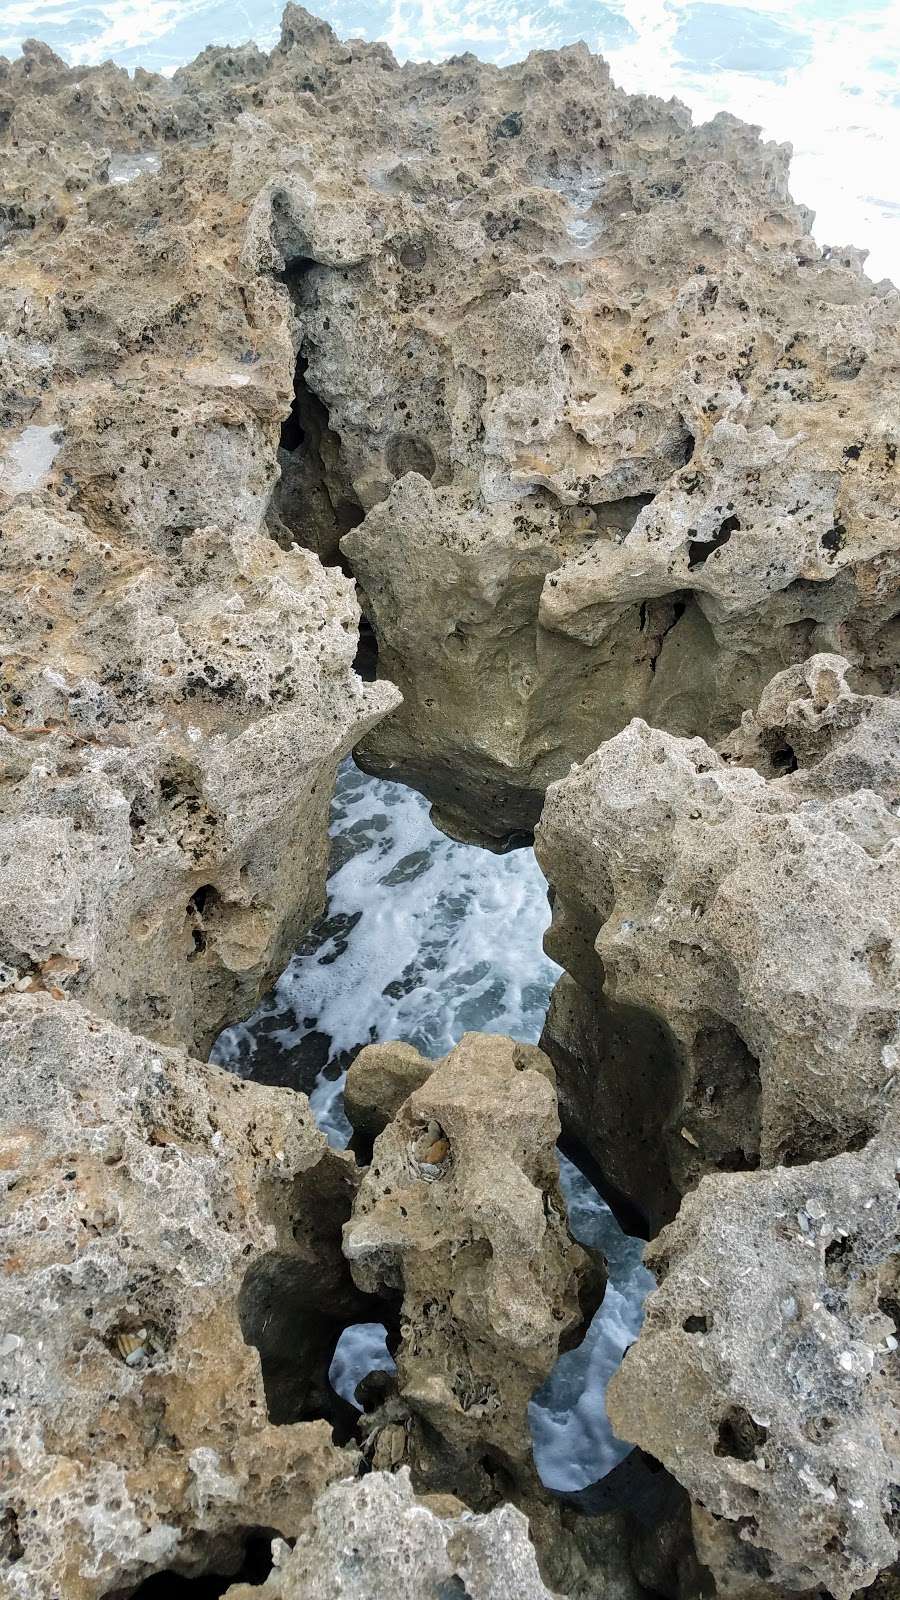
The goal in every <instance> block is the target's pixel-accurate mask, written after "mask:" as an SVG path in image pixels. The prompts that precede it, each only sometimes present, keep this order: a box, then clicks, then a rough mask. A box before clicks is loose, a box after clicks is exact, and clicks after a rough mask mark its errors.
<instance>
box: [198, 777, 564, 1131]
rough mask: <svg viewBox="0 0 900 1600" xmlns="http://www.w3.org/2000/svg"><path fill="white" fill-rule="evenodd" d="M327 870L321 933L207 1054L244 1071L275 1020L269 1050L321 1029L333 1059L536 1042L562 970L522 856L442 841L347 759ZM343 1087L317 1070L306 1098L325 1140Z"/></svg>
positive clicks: (541, 889)
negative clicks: (261, 1032) (382, 1042)
mask: <svg viewBox="0 0 900 1600" xmlns="http://www.w3.org/2000/svg"><path fill="white" fill-rule="evenodd" d="M331 832H332V837H333V840H334V858H335V861H336V866H335V870H334V871H333V872H332V875H331V877H330V878H329V881H328V911H327V914H326V920H325V927H326V929H327V928H328V927H331V929H332V930H333V931H332V932H330V933H326V937H325V938H324V940H323V941H322V942H321V943H319V944H318V945H317V946H316V948H314V949H312V950H309V949H307V950H304V951H301V952H300V953H299V954H298V955H297V956H295V957H294V959H293V961H291V963H290V965H289V966H288V967H287V969H286V971H285V972H284V973H283V974H282V976H281V978H280V979H279V980H278V983H277V985H276V988H275V991H274V994H273V995H272V996H271V997H270V999H269V1000H267V1001H266V1002H265V1003H264V1005H263V1006H262V1007H261V1008H260V1010H259V1011H258V1012H256V1013H255V1015H254V1017H251V1018H250V1020H249V1021H248V1022H247V1023H245V1024H243V1025H239V1026H237V1027H234V1028H231V1029H229V1030H228V1031H227V1032H226V1033H225V1034H223V1035H222V1036H221V1037H220V1039H219V1041H218V1042H217V1045H216V1049H215V1058H216V1059H217V1060H219V1061H221V1062H223V1063H224V1064H225V1065H227V1066H230V1067H231V1068H232V1069H233V1070H235V1071H239V1072H243V1073H246V1074H247V1075H252V1072H253V1051H254V1048H255V1040H254V1028H255V1025H258V1022H259V1020H260V1019H261V1018H263V1017H268V1018H273V1017H274V1018H275V1019H277V1023H278V1029H277V1034H276V1036H275V1037H276V1040H277V1043H278V1044H279V1045H280V1046H281V1047H282V1048H283V1049H284V1050H288V1051H289V1050H291V1049H292V1048H295V1047H296V1046H297V1045H298V1044H299V1043H300V1041H301V1040H302V1039H303V1037H304V1036H305V1035H308V1034H310V1033H313V1032H315V1033H318V1034H325V1035H327V1037H328V1038H329V1039H330V1041H331V1056H332V1058H336V1057H339V1056H342V1055H344V1054H345V1053H347V1052H350V1051H352V1050H354V1049H355V1048H357V1047H358V1046H359V1045H362V1044H368V1043H370V1042H372V1041H374V1040H378V1039H405V1040H407V1041H408V1042H409V1043H410V1044H414V1045H415V1046H416V1047H417V1049H419V1050H421V1051H422V1052H423V1054H425V1055H427V1056H431V1057H437V1056H442V1055H445V1054H446V1052H447V1051H448V1050H451V1049H452V1048H453V1046H454V1044H456V1042H457V1041H458V1040H459V1038H460V1037H461V1036H462V1034H463V1033H465V1032H466V1031H467V1030H478V1031H480V1032H482V1033H509V1034H512V1035H513V1036H514V1037H515V1038H517V1039H524V1040H536V1039H537V1038H538V1036H539V1034H540V1030H541V1027H542V1024H543V1020H544V1015H545V1013H546V1009H547V1000H548V998H549V994H550V990H551V988H552V987H553V984H554V983H555V982H556V979H557V977H558V976H559V973H560V968H559V967H558V966H557V965H556V963H555V962H553V961H551V960H550V959H549V957H547V956H546V955H544V952H543V950H542V948H541V939H542V935H543V932H544V929H545V928H546V926H547V923H548V922H549V920H550V908H549V904H548V901H547V884H546V881H545V879H544V877H543V875H542V873H541V871H540V868H539V867H538V865H537V862H536V861H535V859H534V855H533V854H532V852H531V851H530V850H517V851H514V852H512V853H510V854H509V855H502V856H496V855H491V854H490V853H489V852H487V851H485V850H481V849H479V848H478V847H477V846H476V845H460V844H455V843H453V841H452V840H450V839H447V838H446V837H445V836H444V835H443V834H442V833H439V832H438V830H437V829H436V828H435V827H434V826H433V824H432V823H431V821H430V819H429V816H428V803H427V801H426V800H425V799H424V798H423V797H422V796H421V795H420V794H417V793H416V791H415V790H413V789H408V788H406V787H405V786H404V785H403V784H399V783H384V782H380V781H379V780H377V779H375V778H369V777H367V776H366V775H365V774H364V773H362V772H360V771H359V770H358V768H356V767H355V766H354V765H353V763H352V762H350V761H348V762H346V763H345V764H344V766H343V767H342V768H341V772H340V774H339V777H338V784H337V788H336V791H335V798H334V804H333V808H332V824H331ZM341 1086H342V1085H341V1082H340V1081H338V1082H335V1078H334V1070H333V1068H326V1069H325V1071H324V1073H323V1074H321V1075H320V1077H319V1081H318V1083H317V1086H316V1088H315V1090H314V1091H313V1094H312V1097H311V1104H312V1107H313V1110H314V1111H315V1112H316V1114H317V1116H318V1118H319V1121H320V1125H321V1126H323V1127H324V1128H325V1130H326V1131H327V1133H328V1136H329V1138H330V1139H331V1140H332V1142H333V1143H335V1144H345V1143H346V1141H347V1138H348V1137H349V1127H348V1125H347V1124H346V1122H345V1121H344V1120H343V1118H342V1115H341V1114H340V1103H339V1094H340V1088H341Z"/></svg>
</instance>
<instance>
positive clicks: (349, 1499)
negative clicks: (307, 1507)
mask: <svg viewBox="0 0 900 1600" xmlns="http://www.w3.org/2000/svg"><path fill="white" fill-rule="evenodd" d="M337 1595H340V1596H342V1597H344V1600H373V1597H374V1596H379V1597H380V1596H382V1595H383V1596H388V1595H390V1596H393V1597H394V1600H448V1597H450V1596H456V1595H460V1596H462V1595H468V1596H470V1600H553V1597H552V1595H551V1594H550V1591H549V1590H548V1589H546V1588H545V1587H544V1584H543V1583H542V1582H541V1577H540V1573H539V1572H538V1567H537V1561H536V1559H535V1553H534V1549H533V1547H532V1545H531V1544H530V1542H529V1539H528V1523H527V1521H526V1519H525V1518H524V1517H523V1516H522V1513H521V1512H520V1511H516V1509H515V1508H514V1507H513V1506H502V1507H498V1508H497V1510H495V1511H491V1512H489V1513H488V1514H487V1515H485V1516H473V1515H472V1514H471V1512H466V1511H465V1508H464V1507H463V1506H462V1505H461V1504H460V1503H459V1501H456V1502H454V1501H453V1499H452V1498H451V1497H450V1496H444V1497H442V1498H433V1499H431V1500H430V1501H428V1500H425V1501H422V1500H417V1499H416V1497H415V1495H414V1494H413V1491H412V1486H411V1484H410V1478H409V1470H408V1468H406V1467H401V1468H400V1470H399V1471H398V1472H396V1473H388V1472H372V1473H370V1474H369V1475H368V1477H366V1478H363V1479H362V1481H361V1482H359V1483H337V1484H333V1485H332V1486H331V1488H329V1489H326V1491H325V1493H324V1494H323V1495H322V1496H321V1497H320V1498H319V1499H318V1500H317V1501H316V1503H315V1505H314V1506H313V1509H312V1512H311V1514H310V1517H309V1520H308V1524H307V1526H306V1527H304V1529H303V1531H302V1532H301V1534H300V1536H299V1538H298V1540H297V1542H296V1544H295V1545H294V1548H293V1549H292V1550H289V1549H288V1548H287V1546H286V1545H283V1544H282V1545H278V1546H276V1548H275V1568H274V1570H273V1572H272V1574H271V1576H270V1577H269V1578H268V1580H267V1581H266V1583H264V1584H263V1586H262V1588H258V1587H252V1586H250V1585H244V1584H238V1585H237V1586H235V1587H233V1588H231V1589H229V1590H227V1592H226V1597H225V1600H254V1597H256V1596H258V1597H259V1600H334V1597H335V1596H337Z"/></svg>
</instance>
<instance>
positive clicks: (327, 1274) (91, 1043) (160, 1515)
mask: <svg viewBox="0 0 900 1600" xmlns="http://www.w3.org/2000/svg"><path fill="white" fill-rule="evenodd" d="M0 1049H2V1054H3V1069H4V1070H3V1077H2V1083H0V1094H2V1132H0V1168H2V1170H3V1177H4V1187H5V1190H6V1197H5V1202H4V1214H3V1220H2V1224H0V1233H2V1245H3V1289H2V1300H0V1366H2V1380H3V1391H4V1396H5V1398H4V1405H3V1423H2V1446H0V1451H2V1472H0V1477H2V1481H3V1490H2V1507H3V1518H4V1523H3V1525H4V1527H5V1528H6V1530H7V1532H9V1531H10V1530H11V1532H12V1535H13V1537H12V1539H11V1543H10V1544H9V1548H8V1549H7V1551H6V1556H7V1560H8V1564H7V1561H4V1564H3V1569H2V1572H0V1587H2V1592H3V1594H4V1596H8V1597H9V1600H57V1597H59V1596H62V1595H64V1596H65V1600H100V1597H102V1596H106V1595H108V1594H111V1593H114V1592H115V1593H119V1592H122V1593H130V1592H131V1589H132V1588H133V1587H135V1586H136V1585H137V1584H138V1583H139V1582H140V1580H141V1579H142V1578H144V1577H146V1576H147V1575H148V1574H150V1573H153V1572H157V1571H172V1572H183V1573H188V1574H191V1573H196V1572H198V1571H203V1570H204V1569H205V1568H206V1567H207V1566H209V1565H212V1566H214V1567H215V1568H216V1569H217V1570H220V1571H228V1570H230V1569H231V1570H233V1569H234V1568H236V1567H237V1566H238V1565H239V1561H240V1555H241V1550H242V1545H243V1542H244V1539H245V1537H246V1535H247V1533H248V1532H249V1531H253V1530H254V1529H256V1528H265V1529H272V1530H276V1531H279V1532H280V1533H282V1534H285V1535H293V1534H295V1533H296V1531H297V1528H298V1526H299V1523H300V1521H301V1519H302V1517H303V1516H304V1515H305V1513H306V1512H307V1511H308V1510H309V1507H310V1505H311V1503H312V1501H313V1499H314V1498H315V1496H316V1495H317V1494H318V1493H319V1492H320V1490H321V1488H322V1486H323V1485H324V1484H325V1483H327V1482H328V1481H329V1480H330V1479H332V1478H339V1477H343V1476H346V1474H347V1472H348V1471H352V1470H353V1466H354V1462H355V1460H356V1453H355V1451H353V1450H352V1449H339V1448H338V1447H337V1446H336V1445H335V1444H334V1443H333V1441H332V1432H331V1425H330V1422H329V1421H326V1420H324V1418H325V1416H326V1413H327V1412H328V1400H327V1398H326V1397H327V1395H328V1392H329V1391H328V1389H327V1385H326V1384H325V1371H326V1370H327V1365H328V1360H329V1359H330V1353H331V1351H332V1350H333V1348H334V1343H335V1340H336V1338H337V1336H338V1334H339V1332H340V1329H341V1326H342V1325H343V1322H345V1321H348V1320H353V1313H354V1302H355V1296H354V1291H353V1287H352V1284H351V1283H350V1282H349V1275H348V1274H347V1272H346V1268H345V1266H344V1263H343V1260H342V1257H341V1253H340V1228H341V1222H342V1220H343V1219H344V1218H345V1217H346V1216H347V1215H348V1214H349V1210H350V1202H351V1199H352V1195H353V1190H354V1186H355V1171H354V1164H353V1161H352V1158H350V1157H348V1156H346V1155H344V1154H343V1153H340V1152H337V1151H334V1150H331V1149H330V1148H329V1146H328V1145H327V1144H326V1142H325V1139H324V1138H323V1136H322V1135H321V1134H320V1133H319V1132H318V1130H317V1129H316V1127H315V1125H314V1123H313V1121H312V1118H311V1116H310V1113H309V1110H308V1107H307V1105H306V1102H305V1100H304V1099H303V1098H302V1097H301V1096H299V1095H295V1094H292V1093H290V1092H289V1091H286V1090H274V1089H265V1088H260V1087H258V1086H256V1085H254V1084H250V1083H245V1082H243V1081H242V1080H241V1079H239V1078H236V1077H234V1076H232V1075H231V1074H229V1073H226V1072H223V1071H221V1070H220V1069H219V1068H217V1067H209V1066H204V1065H203V1064H202V1063H201V1062H199V1061H193V1060H191V1059H190V1058H189V1057H188V1056H187V1055H185V1054H184V1052H182V1051H180V1050H175V1049H172V1048H169V1047H165V1046H158V1045H156V1044H154V1043H152V1042H151V1041H149V1040H146V1039H139V1038H137V1037H136V1036H134V1035H132V1034H129V1033H127V1032H126V1031H124V1030H122V1029H119V1028H116V1027H114V1026H113V1025H112V1024H111V1023H109V1022H105V1021H101V1020H100V1019H98V1018H96V1017H92V1016H91V1015H90V1014H89V1013H87V1012H85V1011H84V1010H82V1009H81V1007H79V1006H78V1005H77V1004H75V1003H73V1002H66V1001H65V1000H54V999H53V998H52V997H51V996H50V995H47V994H41V995H16V996H13V997H12V998H9V997H7V998H5V999H4V1000H2V1001H0ZM267 1290H268V1291H273V1290H274V1292H275V1293H276V1295H277V1296H278V1297H279V1299H280V1303H281V1305H282V1307H284V1306H285V1305H287V1307H288V1308H289V1309H290V1311H291V1327H290V1336H291V1356H292V1376H293V1384H294V1389H293V1394H292V1396H291V1399H292V1410H291V1412H290V1413H289V1414H288V1415H287V1416H286V1415H285V1414H284V1410H283V1401H284V1393H283V1391H281V1390H279V1388H278V1386H277V1382H276V1386H275V1390H274V1393H271V1392H270V1393H269V1395H268V1398H269V1407H268V1410H267V1390H268V1389H269V1384H268V1383H266V1384H265V1386H264V1371H265V1355H264V1364H263V1369H262V1370H261V1366H260V1358H259V1355H258V1354H257V1351H256V1349H254V1348H253V1345H254V1344H255V1343H259V1344H261V1345H262V1346H263V1348H264V1351H265V1346H266V1328H265V1316H266V1312H267V1309H268V1308H267V1303H266V1291H267ZM245 1340H246V1341H248V1342H245ZM278 1376H279V1374H278V1372H277V1371H276V1373H275V1377H276V1379H277V1378H278ZM332 1398H333V1397H332ZM273 1400H274V1402H275V1403H274V1405H273ZM279 1403H280V1404H281V1405H282V1411H281V1414H280V1415H277V1414H276V1407H277V1406H278V1405H279ZM270 1413H271V1414H272V1417H273V1418H274V1420H276V1421H281V1422H283V1423H285V1424H286V1425H284V1426H281V1427H276V1426H274V1425H273V1420H270ZM302 1418H309V1419H316V1418H318V1419H321V1420H298V1419H302Z"/></svg>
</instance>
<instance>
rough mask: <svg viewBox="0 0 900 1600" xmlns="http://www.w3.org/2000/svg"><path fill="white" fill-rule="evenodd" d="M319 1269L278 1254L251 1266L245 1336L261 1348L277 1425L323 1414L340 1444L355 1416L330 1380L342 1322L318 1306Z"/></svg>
mask: <svg viewBox="0 0 900 1600" xmlns="http://www.w3.org/2000/svg"><path fill="white" fill-rule="evenodd" d="M319 1274H320V1269H319V1268H317V1267H315V1266H312V1265H311V1264H310V1263H309V1262H307V1261H305V1260H302V1259H300V1258H295V1257H293V1256H288V1255H282V1254H279V1253H277V1252H275V1253H272V1254H271V1255H268V1256H263V1257H262V1258H261V1259H260V1260H259V1261H255V1262H254V1263H253V1265H252V1266H251V1267H249V1268H248V1270H247V1272H246V1274H245V1276H244V1281H243V1283H242V1285H241V1292H240V1296H239V1300H238V1316H239V1319H240V1326H241V1334H242V1336H243V1338H244V1342H245V1343H246V1344H250V1345H253V1346H254V1347H255V1349H256V1350H257V1351H258V1352H259V1364H260V1367H261V1369H262V1379H263V1387H264V1389H265V1395H266V1410H267V1413H268V1417H269V1421H270V1422H273V1423H275V1424H276V1425H278V1426H285V1425H287V1424H289V1423H292V1422H305V1421H314V1420H316V1419H318V1418H322V1417H324V1418H325V1420H326V1421H327V1422H330V1423H331V1425H332V1429H333V1430H334V1436H335V1439H336V1440H337V1442H338V1443H339V1444H344V1443H346V1441H347V1439H349V1438H350V1437H351V1435H352V1432H353V1427H354V1422H355V1419H354V1416H353V1413H352V1411H351V1408H350V1407H349V1406H347V1405H346V1404H344V1403H343V1402H342V1401H341V1399H340V1397H339V1396H338V1395H337V1394H336V1393H335V1391H334V1389H333V1388H332V1387H331V1385H330V1383H329V1382H328V1368H329V1364H330V1362H331V1357H332V1352H333V1350H334V1347H335V1340H336V1336H337V1334H338V1333H339V1331H340V1327H341V1324H340V1321H339V1320H338V1319H336V1318H335V1317H332V1316H328V1315H327V1314H325V1313H324V1312H322V1311H320V1310H318V1309H317V1305H316V1302H317V1300H318V1299H320V1298H321V1294H320V1288H321V1286H320V1285H318V1284H317V1283H316V1281H315V1279H316V1276H317V1275H319Z"/></svg>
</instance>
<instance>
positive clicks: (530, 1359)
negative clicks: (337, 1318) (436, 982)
mask: <svg viewBox="0 0 900 1600" xmlns="http://www.w3.org/2000/svg"><path fill="white" fill-rule="evenodd" d="M558 1132H559V1122H558V1118H557V1114H556V1095H555V1092H554V1088H553V1082H552V1071H551V1068H550V1063H549V1062H548V1061H547V1060H546V1058H545V1057H543V1056H542V1055H541V1053H540V1052H539V1051H538V1050H536V1049H535V1048H534V1047H533V1046H528V1045H519V1044H516V1043H514V1041H513V1040H511V1039H506V1038H504V1037H503V1036H502V1035H489V1034H466V1035H464V1037H463V1039H462V1041H461V1042H460V1044H458V1045H457V1047H456V1049H455V1050H453V1051H452V1052H451V1054H450V1055H449V1056H446V1057H445V1058H444V1060H443V1061H440V1062H437V1063H436V1064H435V1065H434V1069H433V1071H432V1072H431V1073H430V1074H429V1076H428V1077H427V1079H426V1081H425V1082H424V1083H423V1084H422V1086H421V1087H420V1088H418V1089H416V1090H414V1092H413V1093H412V1094H411V1095H410V1096H409V1097H408V1098H407V1099H406V1100H405V1101H404V1102H403V1104H402V1105H401V1107H400V1108H399V1110H398V1112H397V1114H396V1116H395V1118H394V1120H393V1122H391V1123H390V1124H389V1126H388V1127H387V1128H386V1129H385V1130H384V1132H383V1133H381V1134H380V1135H379V1136H378V1138H377V1139H376V1140H375V1146H374V1150H373V1154H372V1164H371V1166H370V1167H369V1169H368V1171H367V1172H366V1174H365V1176H364V1178H363V1181H362V1184H361V1186H360V1190H359V1194H358V1196H357V1198H356V1201H355V1202H354V1207H353V1214H352V1217H351V1219H350V1221H349V1222H348V1223H347V1224H346V1226H345V1229H344V1253H345V1255H346V1257H347V1259H348V1261H349V1262H350V1266H351V1270H352V1272H353V1277H354V1279H355V1281H356V1283H357V1284H358V1286H359V1288H360V1289H362V1290H364V1291H365V1292H366V1293H368V1294H378V1295H381V1296H382V1297H384V1298H385V1299H386V1300H387V1302H388V1304H389V1305H390V1304H391V1303H392V1302H393V1303H394V1304H395V1306H396V1313H395V1314H396V1316H397V1317H398V1319H399V1327H400V1339H399V1344H398V1346H397V1349H396V1351H395V1352H394V1355H395V1360H396V1363H397V1380H396V1382H397V1399H396V1400H395V1401H391V1402H390V1403H389V1404H388V1405H387V1406H386V1407H385V1408H384V1410H383V1412H381V1413H379V1414H376V1416H375V1418H374V1421H373V1431H372V1433H371V1435H370V1449H371V1450H372V1451H373V1452H374V1461H375V1464H376V1466H382V1465H383V1466H394V1465H397V1464H399V1463H400V1462H401V1461H404V1460H407V1461H410V1462H412V1464H413V1465H414V1468H415V1471H416V1474H417V1482H421V1483H423V1484H425V1485H427V1486H428V1487H430V1488H433V1489H440V1490H443V1489H452V1490H453V1491H454V1492H459V1493H462V1494H463V1495H464V1497H465V1499H466V1500H467V1501H468V1503H469V1504H472V1505H475V1506H476V1507H477V1506H478V1505H479V1504H481V1503H484V1502H485V1500H486V1501H487V1502H488V1503H489V1504H494V1503H495V1502H496V1499H497V1497H498V1486H499V1487H500V1492H501V1493H506V1492H508V1488H509V1487H511V1486H512V1485H513V1484H514V1483H515V1482H516V1480H517V1479H518V1481H519V1485H520V1489H521V1487H522V1485H525V1486H526V1487H527V1488H529V1489H530V1488H531V1487H536V1481H537V1480H536V1477H535V1474H534V1467H533V1464H532V1460H531V1439H530V1434H529V1429H528V1415H527V1411H528V1402H529V1400H530V1399H531V1396H532V1394H533V1393H534V1391H535V1389H536V1388H537V1387H538V1386H539V1384H540V1383H541V1382H542V1381H543V1379H544V1378H545V1377H546V1376H547V1374H548V1373H549V1372H550V1369H551V1368H552V1366H553V1365H554V1362H555V1361H556V1358H557V1355H558V1353H559V1351H560V1348H562V1347H565V1345H566V1343H567V1342H572V1341H574V1340H575V1339H576V1338H577V1337H578V1335H579V1333H580V1331H581V1329H582V1326H583V1323H584V1320H585V1316H586V1314H589V1313H590V1311H592V1310H593V1308H594V1306H595V1305H596V1304H597V1301H598V1300H599V1298H600V1289H601V1287H602V1278H601V1277H600V1274H599V1272H598V1269H597V1266H596V1265H595V1264H594V1263H593V1262H592V1260H591V1258H590V1257H589V1255H588V1254H587V1253H586V1252H585V1251H584V1250H583V1249H582V1248H581V1246H579V1245H577V1244H575V1242H574V1241H573V1240H572V1239H571V1237H570V1236H569V1233H568V1231H567V1227H566V1211H565V1202H564V1200H563V1198H562V1194H561V1192H560V1189H559V1171H558V1165H557V1161H556V1154H555V1144H556V1138H557V1135H558ZM504 1485H506V1486H507V1487H506V1488H504V1487H503V1486H504Z"/></svg>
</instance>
